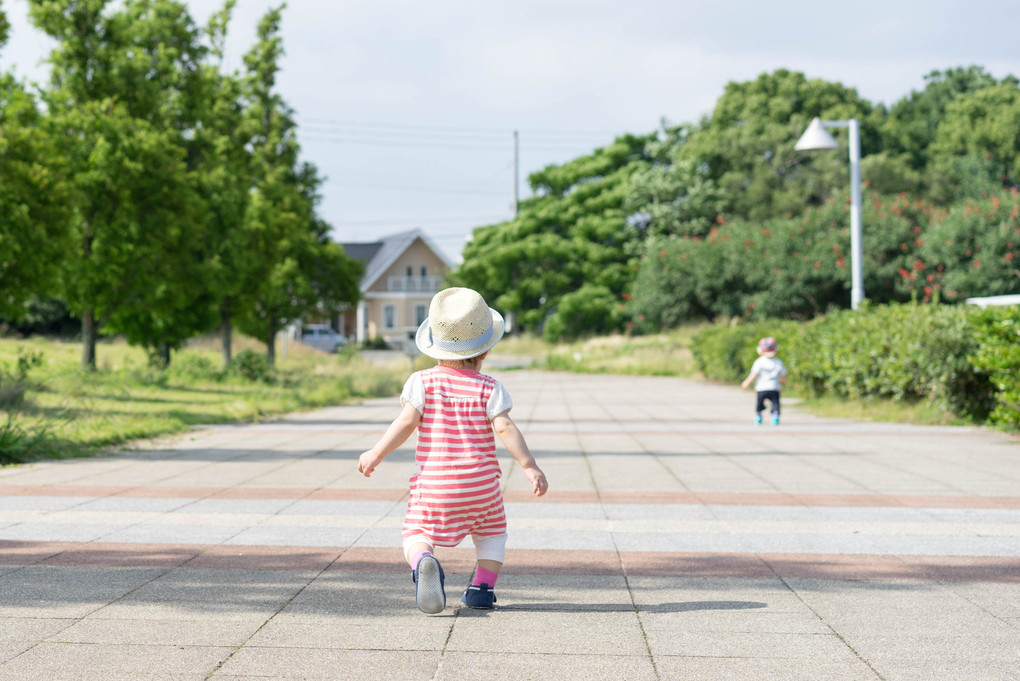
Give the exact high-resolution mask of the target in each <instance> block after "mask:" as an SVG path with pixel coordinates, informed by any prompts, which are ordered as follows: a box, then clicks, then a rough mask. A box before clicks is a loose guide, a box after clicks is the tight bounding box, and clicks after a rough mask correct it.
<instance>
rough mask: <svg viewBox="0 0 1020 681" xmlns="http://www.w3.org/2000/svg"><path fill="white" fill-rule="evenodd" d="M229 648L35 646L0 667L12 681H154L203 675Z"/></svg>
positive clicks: (42, 644)
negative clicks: (97, 680)
mask: <svg viewBox="0 0 1020 681" xmlns="http://www.w3.org/2000/svg"><path fill="white" fill-rule="evenodd" d="M230 652H231V649H230V648H214V647H197V646H195V647H193V646H186V647H185V646H153V645H143V646H135V645H128V646H124V645H98V646H97V645H90V644H78V643H40V644H39V645H37V646H35V647H33V648H32V649H30V650H28V651H26V652H24V653H22V654H21V655H19V656H17V657H15V658H14V659H12V660H8V661H7V662H6V663H4V665H3V666H2V667H0V674H2V675H3V678H4V679H5V681H7V680H11V681H13V680H14V679H47V680H51V679H52V680H54V681H65V680H68V679H76V680H85V679H128V678H130V679H156V678H166V679H169V678H175V677H176V678H188V677H194V676H197V675H200V674H205V675H208V674H209V672H211V671H212V670H213V669H215V668H216V665H217V664H219V663H220V662H221V661H222V660H224V659H226V657H227V656H228V655H229V654H230Z"/></svg>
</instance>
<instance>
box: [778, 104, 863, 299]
mask: <svg viewBox="0 0 1020 681" xmlns="http://www.w3.org/2000/svg"><path fill="white" fill-rule="evenodd" d="M826 128H850V272H851V274H850V307H851V308H853V309H854V310H856V309H857V306H858V305H860V303H861V301H862V300H864V277H863V275H862V274H861V124H860V121H858V120H857V119H856V118H851V119H850V120H848V121H823V120H819V118H818V117H817V116H816V117H815V118H814V120H812V121H811V124H810V125H809V126H808V128H807V130H805V131H804V134H803V135H801V136H800V139H799V140H797V144H795V145H794V147H793V148H794V149H796V150H797V151H810V150H812V149H839V144H837V143H836V140H834V139H833V138H832V135H830V134H829V132H828V131H827V130H826Z"/></svg>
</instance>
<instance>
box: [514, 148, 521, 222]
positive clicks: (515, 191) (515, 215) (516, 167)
mask: <svg viewBox="0 0 1020 681" xmlns="http://www.w3.org/2000/svg"><path fill="white" fill-rule="evenodd" d="M518 158H519V153H518V144H517V131H516V130H514V202H513V211H514V217H517V201H518V184H519V183H518V179H517V176H518V168H519V166H520V163H519V160H518Z"/></svg>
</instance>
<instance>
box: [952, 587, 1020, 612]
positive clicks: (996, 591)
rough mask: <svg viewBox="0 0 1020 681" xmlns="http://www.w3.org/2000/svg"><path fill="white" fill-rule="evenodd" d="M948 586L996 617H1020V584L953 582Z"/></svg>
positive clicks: (955, 592)
mask: <svg viewBox="0 0 1020 681" xmlns="http://www.w3.org/2000/svg"><path fill="white" fill-rule="evenodd" d="M947 588H948V589H949V590H950V591H952V592H953V593H954V594H956V595H957V596H959V597H960V598H964V599H966V600H968V601H970V602H971V603H974V604H976V605H977V606H979V607H980V608H982V609H984V610H986V611H988V612H990V613H992V614H993V615H995V616H996V617H1002V618H1007V617H1014V618H1017V617H1020V584H998V583H995V584H953V585H950V586H948V587H947Z"/></svg>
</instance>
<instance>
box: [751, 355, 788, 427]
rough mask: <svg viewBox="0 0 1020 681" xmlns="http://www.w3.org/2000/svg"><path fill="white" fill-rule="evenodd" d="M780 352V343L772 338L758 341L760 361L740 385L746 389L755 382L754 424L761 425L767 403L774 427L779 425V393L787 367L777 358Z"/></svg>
mask: <svg viewBox="0 0 1020 681" xmlns="http://www.w3.org/2000/svg"><path fill="white" fill-rule="evenodd" d="M778 350H779V343H777V342H776V339H775V338H773V337H772V336H768V337H766V338H762V339H761V340H760V341H758V355H759V357H758V359H756V360H754V364H752V365H751V373H750V374H749V375H748V376H747V378H745V379H744V382H743V383H741V384H740V387H742V388H746V387H747V386H749V385H751V383H752V381H753V382H754V389H755V390H756V391H758V401H757V402H756V403H755V406H754V411H755V416H754V422H755V423H757V424H759V425H761V413H762V411H764V409H765V402H766V401H768V402H769V403H770V404H771V410H770V411H771V412H772V425H774V426H778V425H779V391H780V388H781V386H782V384H783V383H786V365H785V364H783V360H781V359H779V358H778V357H776V353H777V352H778Z"/></svg>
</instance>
